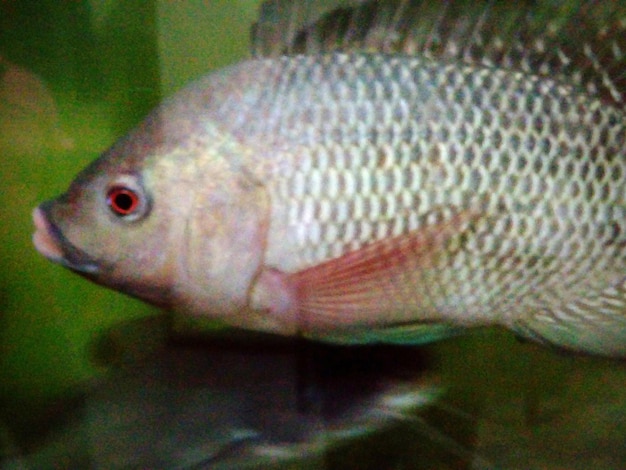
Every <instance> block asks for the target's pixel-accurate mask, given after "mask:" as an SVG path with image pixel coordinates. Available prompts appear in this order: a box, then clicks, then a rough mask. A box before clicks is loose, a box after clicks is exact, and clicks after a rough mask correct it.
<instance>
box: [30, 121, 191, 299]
mask: <svg viewBox="0 0 626 470" xmlns="http://www.w3.org/2000/svg"><path fill="white" fill-rule="evenodd" d="M154 137H155V135H154V129H149V128H144V129H142V130H141V131H139V132H135V133H134V134H133V135H131V136H130V137H129V138H127V139H124V140H123V141H121V142H120V143H118V144H116V145H115V146H113V148H112V149H111V150H109V151H107V152H105V153H104V154H103V155H102V156H101V157H100V158H99V159H97V160H96V161H94V162H93V163H92V164H90V165H89V166H88V167H87V168H85V169H84V170H83V171H82V172H81V173H79V175H78V176H77V177H76V178H75V179H74V181H73V182H72V183H71V184H70V186H69V188H68V189H67V191H66V192H65V193H64V194H62V195H61V196H59V197H58V198H56V199H54V200H51V201H48V202H45V203H43V204H41V205H40V206H39V207H38V208H36V209H35V211H34V215H33V218H34V222H35V226H36V232H35V234H34V236H33V241H34V244H35V246H36V248H37V249H38V251H39V252H40V253H41V254H43V255H44V256H45V257H46V258H48V259H49V260H51V261H53V262H56V263H59V264H61V265H63V266H65V267H67V268H69V269H71V270H72V271H75V272H77V273H79V274H81V275H83V276H85V277H87V278H89V279H90V280H92V281H94V282H96V283H98V284H102V285H105V286H108V287H111V288H113V289H115V290H120V291H123V292H126V293H128V294H131V295H134V296H137V297H140V298H143V299H145V300H148V301H150V302H151V303H155V304H158V305H166V304H167V303H168V302H169V297H170V292H171V285H172V272H173V270H172V267H173V262H174V250H173V247H172V244H171V237H173V236H174V233H172V232H173V229H174V228H175V227H179V226H180V224H181V222H183V221H184V218H185V215H186V214H185V211H184V210H181V208H184V207H186V205H185V201H183V199H185V194H184V193H181V192H180V191H178V192H177V191H174V190H172V188H171V185H172V182H173V179H172V175H171V174H170V175H168V174H167V171H168V169H167V165H163V164H162V161H163V160H164V159H166V157H167V154H166V153H164V152H162V150H163V148H162V147H161V146H158V145H157V146H155V145H154ZM160 162H161V163H160ZM170 167H171V166H170ZM169 171H170V173H172V172H173V169H171V168H170V170H169ZM174 209H175V210H174Z"/></svg>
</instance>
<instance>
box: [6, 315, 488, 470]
mask: <svg viewBox="0 0 626 470" xmlns="http://www.w3.org/2000/svg"><path fill="white" fill-rule="evenodd" d="M166 323H167V320H166V319H164V318H163V316H159V317H152V318H148V319H143V320H141V321H135V322H128V323H125V324H124V323H123V324H120V325H116V326H115V327H114V328H112V329H111V330H109V331H106V332H105V334H103V335H102V336H101V337H98V338H96V340H95V341H94V344H93V359H94V360H95V361H97V363H99V364H101V365H107V366H108V368H109V372H108V373H107V374H106V375H105V376H103V377H100V378H99V379H97V380H96V381H95V382H93V383H90V384H87V385H86V386H85V387H84V388H85V390H84V393H83V394H82V395H81V396H78V397H71V401H72V402H73V406H72V407H71V408H70V412H69V413H66V415H68V416H65V415H62V416H61V417H57V419H56V420H55V421H56V422H57V428H58V429H56V430H55V433H49V434H51V436H50V437H48V438H47V439H45V440H43V442H36V445H34V444H33V443H32V442H30V443H27V444H29V445H26V444H23V445H22V446H18V445H16V449H17V452H16V453H15V455H14V456H13V457H12V460H11V461H9V462H7V466H6V467H4V466H3V468H37V469H48V468H50V469H52V468H58V467H59V462H63V466H64V467H66V468H107V469H113V468H176V469H198V470H199V469H205V468H206V469H209V468H210V469H241V468H285V466H284V465H285V463H288V462H289V463H292V464H293V463H294V462H302V461H306V462H307V464H308V466H307V467H306V468H313V466H314V467H315V468H362V467H359V464H358V463H355V462H354V461H353V460H354V457H355V455H358V453H359V451H358V450H356V451H355V453H351V454H350V455H349V456H348V457H347V458H345V460H346V462H345V465H341V464H340V463H339V462H337V463H336V464H335V466H332V465H330V466H327V465H326V464H324V462H325V459H326V458H327V457H328V456H329V455H332V454H333V453H337V450H338V449H345V448H346V447H350V446H352V447H354V448H356V449H358V443H359V442H362V441H364V440H366V439H368V438H372V437H374V436H378V437H380V436H381V435H385V434H386V433H389V432H393V431H394V429H397V428H398V427H401V426H407V425H408V429H410V431H411V432H412V433H415V435H416V436H419V437H421V438H422V439H423V440H424V441H425V442H428V441H429V440H430V441H431V443H433V442H434V443H438V444H441V443H447V441H448V440H449V441H450V445H447V446H446V452H445V453H444V454H443V455H449V454H450V453H458V454H459V456H461V457H462V458H465V459H467V460H468V461H469V460H474V459H476V458H477V457H476V456H474V452H473V451H472V450H471V448H465V447H466V446H465V444H463V443H458V442H455V441H454V439H452V438H451V437H449V436H446V435H445V433H443V432H442V431H439V430H437V429H436V428H435V427H433V426H432V425H429V424H428V423H427V422H425V420H424V419H423V418H422V414H423V413H424V412H426V411H427V410H429V409H430V408H431V407H433V406H436V401H437V399H438V398H439V397H441V396H442V395H443V394H444V391H445V387H444V386H443V385H442V384H441V383H440V382H439V380H438V378H437V376H436V374H434V373H433V372H432V371H431V370H429V369H430V364H429V362H430V359H429V357H428V354H426V352H425V351H424V350H423V349H419V348H412V349H411V350H408V351H407V349H406V348H399V347H397V346H396V347H390V346H389V345H384V346H381V345H377V346H362V347H360V348H357V350H355V349H354V348H352V347H345V346H343V347H342V346H337V345H330V344H307V343H303V342H302V341H298V340H297V339H295V340H290V339H287V340H285V341H282V342H277V341H275V338H267V337H263V336H259V335H253V334H239V335H236V334H232V335H230V336H228V337H227V336H225V335H219V336H215V337H213V338H208V337H205V338H195V339H194V338H181V337H177V338H176V339H175V340H173V341H164V342H160V343H159V345H155V346H151V347H148V348H145V349H139V348H137V346H136V343H137V341H136V340H135V339H134V337H135V336H136V335H137V333H138V332H140V333H141V334H142V335H143V336H147V337H153V336H155V335H156V336H157V337H161V338H162V337H165V336H166V335H167V333H166V327H164V324H166ZM144 346H145V345H144ZM363 358H367V360H366V361H363ZM270 392H271V393H270ZM66 408H67V407H66ZM59 423H61V425H59ZM28 429H29V432H28V433H27V434H29V435H32V427H29V428H28ZM40 432H41V431H40ZM405 432H407V431H405ZM40 440H41V439H40ZM361 445H362V444H361ZM20 448H22V449H24V451H23V452H20ZM384 448H385V445H384V444H381V445H380V446H379V453H380V454H382V456H381V457H376V458H379V459H383V458H384V459H385V460H384V461H385V462H388V461H389V458H390V456H389V454H385V451H384V450H383V449H384ZM372 457H373V456H370V458H372ZM336 458H337V459H338V460H341V458H339V457H336ZM393 459H394V460H396V461H401V460H402V456H401V455H394V456H393ZM0 461H2V459H0ZM381 461H383V460H381ZM316 462H318V464H317V465H316V464H315V463H316ZM281 464H282V466H281ZM311 465H313V466H311ZM290 468H292V467H290ZM298 468H301V467H300V466H298ZM411 468H413V467H411ZM415 468H420V467H419V466H418V467H415Z"/></svg>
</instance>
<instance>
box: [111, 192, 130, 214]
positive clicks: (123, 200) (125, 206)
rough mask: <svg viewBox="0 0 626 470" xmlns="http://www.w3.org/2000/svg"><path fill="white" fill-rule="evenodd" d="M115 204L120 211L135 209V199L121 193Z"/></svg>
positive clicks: (116, 197) (117, 196) (117, 195)
mask: <svg viewBox="0 0 626 470" xmlns="http://www.w3.org/2000/svg"><path fill="white" fill-rule="evenodd" d="M113 202H114V203H115V207H117V208H118V209H119V210H120V211H122V212H127V211H129V210H130V209H131V208H132V207H133V204H134V199H133V197H132V196H131V195H130V194H128V193H119V194H116V195H115V199H114V201H113Z"/></svg>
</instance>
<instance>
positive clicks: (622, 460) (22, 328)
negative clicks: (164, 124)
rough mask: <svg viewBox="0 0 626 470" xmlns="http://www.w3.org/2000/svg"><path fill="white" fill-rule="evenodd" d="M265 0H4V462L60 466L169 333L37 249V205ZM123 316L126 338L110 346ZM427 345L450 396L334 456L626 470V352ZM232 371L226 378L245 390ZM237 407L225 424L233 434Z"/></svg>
mask: <svg viewBox="0 0 626 470" xmlns="http://www.w3.org/2000/svg"><path fill="white" fill-rule="evenodd" d="M258 4H259V2H258V1H254V0H239V1H226V0H220V1H211V2H201V1H189V2H167V1H160V2H157V1H151V0H132V1H127V2H115V1H107V2H97V1H92V2H80V1H75V2H56V1H42V2H18V1H16V2H10V1H9V2H0V58H1V61H0V451H1V452H2V453H1V454H0V462H2V459H3V458H4V459H7V460H6V461H7V462H8V461H9V460H8V459H10V461H11V462H13V464H14V465H17V464H18V463H20V462H22V463H23V462H25V465H26V468H31V467H30V466H29V463H28V462H29V460H28V457H25V460H21V456H22V454H29V455H30V454H33V455H36V456H37V460H36V462H37V465H33V466H32V468H42V467H41V466H42V465H43V466H44V467H45V466H46V465H48V466H49V467H50V468H53V467H57V468H58V467H64V465H63V463H62V462H59V461H58V460H57V459H59V458H60V457H59V456H61V455H65V454H64V449H66V448H71V449H74V447H71V446H74V445H78V446H79V447H80V446H81V445H82V444H85V443H84V441H82V440H81V439H80V438H77V434H79V433H81V432H84V430H85V427H84V424H85V416H87V415H85V414H83V413H84V410H85V401H84V400H85V399H84V397H82V398H81V400H83V401H76V398H75V397H77V396H78V395H77V393H78V391H80V390H83V389H84V387H85V384H86V383H89V382H90V381H92V380H93V379H94V378H99V377H106V376H107V371H108V370H109V369H110V368H111V364H118V363H120V362H124V358H125V355H131V356H133V357H135V356H142V355H143V354H144V352H145V351H146V350H148V351H150V350H153V349H155V348H156V346H155V344H158V343H159V342H161V341H162V340H163V337H162V335H161V333H157V332H154V331H152V330H144V329H141V330H133V329H132V328H130V329H128V328H125V326H126V325H128V324H129V323H128V322H130V321H131V320H137V319H141V318H147V317H154V316H156V315H157V314H158V312H157V311H156V310H154V309H152V308H150V307H148V306H145V305H144V304H142V303H140V302H137V301H134V300H131V299H129V298H127V297H125V296H122V295H120V294H117V293H114V292H110V291H108V290H105V289H103V288H100V287H97V286H95V285H93V284H91V283H89V282H87V281H85V280H83V279H81V278H79V277H77V276H75V275H73V274H71V273H70V272H68V271H67V270H64V269H62V268H61V267H58V266H54V265H52V264H51V263H49V262H48V261H46V260H45V259H44V258H43V257H41V256H40V255H38V254H37V253H36V252H35V250H34V249H33V248H32V244H31V234H32V231H33V227H32V222H31V211H32V209H33V208H34V207H35V206H36V205H37V204H38V203H40V202H41V201H42V200H45V199H48V198H51V197H53V196H55V195H56V194H58V193H59V192H61V191H63V190H64V189H65V187H66V185H67V184H68V182H69V181H70V180H71V179H72V178H73V176H74V175H75V174H76V173H77V172H78V171H79V170H80V169H81V168H82V167H83V166H84V165H85V164H86V163H88V162H89V161H91V160H92V159H93V158H95V157H96V156H97V155H98V153H99V152H100V151H102V150H103V149H105V148H106V147H107V146H108V145H110V144H111V143H112V142H113V141H114V140H115V139H116V138H118V137H120V136H121V135H123V134H124V133H125V132H126V131H127V130H128V129H130V128H131V127H132V126H134V125H135V124H136V123H137V122H138V121H139V120H140V119H141V118H142V116H143V115H145V114H146V113H147V112H148V111H149V109H150V108H152V107H153V106H154V105H155V104H156V103H157V102H158V101H159V100H160V99H161V98H162V97H163V96H166V95H169V94H170V93H172V92H173V91H174V90H175V89H177V88H179V87H180V86H181V85H182V84H184V83H185V82H187V81H188V80H190V79H192V78H194V77H197V76H200V75H202V74H203V73H206V72H208V71H209V70H212V69H215V68H218V67H220V66H223V65H225V64H228V63H232V62H234V61H237V60H240V59H241V58H243V57H245V56H246V55H247V47H248V37H249V34H248V28H249V25H250V24H251V22H252V21H253V20H254V18H255V15H256V10H257V7H258ZM130 324H132V323H130ZM120 325H121V326H120ZM122 327H124V328H122ZM111 328H114V331H116V332H118V333H115V334H114V336H113V338H114V339H116V338H117V340H119V343H120V344H121V345H122V346H115V347H113V346H109V347H104V350H101V349H98V347H97V346H98V345H102V344H103V343H102V341H101V340H102V337H103V335H104V337H106V338H109V336H106V334H107V332H109V330H110V329H111ZM116 328H117V329H116ZM119 331H122V333H119ZM159 331H160V330H159ZM116 335H117V336H116ZM105 343H106V342H105ZM114 343H115V341H114ZM107 344H108V343H107ZM115 344H117V343H115ZM105 346H106V344H105ZM424 354H425V355H426V356H427V357H429V358H430V360H429V364H430V365H429V373H430V374H432V375H429V376H428V378H424V381H425V383H424V384H423V385H424V386H428V385H429V384H431V383H430V382H429V381H431V380H432V379H431V377H433V376H436V377H437V380H438V381H437V382H436V383H437V384H442V389H445V393H444V394H443V396H442V397H441V398H440V399H439V402H438V403H437V406H432V407H428V408H429V410H428V411H427V412H426V411H425V412H424V413H423V414H420V413H418V414H416V420H417V421H416V422H415V423H413V424H410V423H408V424H407V423H404V424H401V425H399V426H397V427H396V429H394V430H391V431H390V432H386V433H382V434H380V435H376V436H373V437H369V438H367V439H366V440H365V441H362V442H360V443H358V442H357V443H355V444H354V445H347V446H344V447H341V448H340V449H338V450H337V449H335V450H334V451H333V454H332V456H331V457H330V458H328V459H326V460H324V465H325V466H326V467H328V468H359V469H363V468H394V469H410V468H472V467H474V468H480V467H481V462H483V463H484V462H491V463H492V464H493V466H494V467H495V466H499V467H500V468H591V467H593V468H621V467H626V446H624V442H626V408H625V407H624V406H623V404H624V402H625V400H626V388H625V387H624V383H626V368H625V366H624V363H623V362H621V363H620V362H616V361H610V360H602V359H597V358H588V357H572V356H563V355H558V354H555V353H553V352H552V351H549V350H546V349H543V348H541V347H539V346H535V345H528V344H520V343H518V342H517V341H516V340H515V339H514V338H513V337H512V336H510V335H509V334H508V333H503V332H499V331H483V332H479V333H476V334H474V335H471V336H468V337H464V338H457V339H454V340H449V341H446V342H444V343H441V344H438V345H434V346H431V347H428V348H426V349H425V352H424ZM270 367H271V366H270ZM228 372H229V371H225V372H224V373H225V374H227V373H228ZM230 372H232V370H231V371H230ZM205 373H206V372H205ZM237 380H239V381H241V383H244V382H245V380H246V378H237ZM237 380H234V382H233V384H234V385H232V387H231V388H230V389H228V390H230V391H231V392H232V395H233V397H236V396H237V393H236V392H237V384H238V383H239V382H237ZM294 380H295V379H294ZM432 383H435V382H432ZM271 385H272V386H273V387H283V386H285V385H284V384H282V385H281V384H280V383H279V381H274V382H271ZM281 390H282V389H281ZM283 391H284V390H283ZM268 393H269V394H270V396H271V394H272V393H274V391H272V390H270V391H268ZM70 398H72V400H70ZM231 398H232V397H230V396H229V395H228V394H227V395H226V396H225V397H224V396H223V397H222V398H220V399H224V400H227V401H228V400H229V399H231ZM234 399H235V398H232V400H234ZM86 400H87V403H88V404H91V405H89V406H92V407H93V406H95V405H94V403H97V404H98V406H100V405H101V404H102V403H107V402H106V401H89V400H90V398H89V395H88V397H87V399H86ZM94 400H96V399H95V398H94ZM172 406H173V407H175V406H174V405H172ZM425 408H426V407H425ZM231 419H233V417H232V415H228V414H226V415H225V416H224V417H223V418H221V421H220V420H218V422H217V424H215V423H214V422H212V423H213V424H212V425H214V426H216V427H218V428H219V427H220V426H221V427H223V428H226V427H227V426H228V425H229V423H230V421H229V420H231ZM422 419H426V420H427V422H428V426H430V427H432V429H431V431H432V432H431V431H426V429H429V428H427V427H426V426H425V425H424V423H423V422H422V421H420V420H422ZM275 421H276V423H280V420H279V419H277V418H276V419H275ZM276 423H275V422H274V421H272V425H275V426H280V424H276ZM416 423H417V424H416ZM90 429H91V432H92V433H95V434H96V435H91V436H90V438H89V440H88V441H89V442H88V444H89V445H87V444H85V445H84V446H83V447H81V449H83V450H84V448H85V446H86V447H89V446H93V445H94V443H97V442H98V436H97V429H98V428H97V427H96V428H93V427H92V428H90ZM94 429H95V430H94ZM220 429H221V428H220ZM273 429H275V427H274V428H273ZM68 433H69V434H72V433H74V435H73V437H72V438H69V437H68ZM438 433H440V434H438ZM442 435H445V436H447V437H448V438H449V439H450V440H449V441H445V439H444V440H443V441H442V439H441V436H442ZM79 437H80V436H79ZM156 441H158V439H156V438H155V443H154V445H157V446H158V445H159V444H158V442H156ZM76 442H79V444H76ZM81 442H82V444H80V443H81ZM454 442H456V443H458V446H459V448H456V447H455V445H453V443H454ZM87 454H88V452H87ZM476 455H479V456H482V458H483V460H479V459H478V458H476V457H475V456H476ZM83 463H84V464H85V466H86V467H89V466H90V465H89V463H88V461H84V462H83ZM92 463H93V462H92ZM7 465H8V464H7ZM320 465H321V464H320V461H319V460H317V461H315V463H311V461H310V460H308V461H305V462H304V463H298V464H295V466H296V467H297V468H320ZM9 468H18V467H17V466H16V467H9ZM294 468H295V467H294Z"/></svg>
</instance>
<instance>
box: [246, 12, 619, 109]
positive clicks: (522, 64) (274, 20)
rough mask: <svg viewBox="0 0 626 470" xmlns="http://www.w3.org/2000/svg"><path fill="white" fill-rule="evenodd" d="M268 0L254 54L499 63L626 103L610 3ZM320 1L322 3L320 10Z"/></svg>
mask: <svg viewBox="0 0 626 470" xmlns="http://www.w3.org/2000/svg"><path fill="white" fill-rule="evenodd" d="M328 3H329V2H319V1H314V0H308V1H306V0H304V1H302V0H301V1H290V0H269V1H266V2H265V3H264V4H263V6H262V8H261V14H260V17H259V21H258V22H257V23H256V24H255V25H254V27H253V29H252V53H253V55H254V56H257V57H260V56H265V57H267V56H270V57H273V56H278V55H293V54H309V55H310V54H318V53H323V52H329V51H355V50H358V51H367V52H381V53H387V54H409V55H414V54H417V55H422V56H425V57H428V58H431V59H434V60H443V61H451V62H459V61H460V62H463V63H467V64H476V65H483V66H489V67H498V68H506V69H509V70H515V71H520V72H523V73H529V74H533V75H539V76H547V77H550V78H555V79H557V80H559V81H561V82H562V83H563V84H565V85H567V86H571V87H573V88H577V89H580V90H584V91H585V92H586V93H588V94H592V95H595V96H598V97H600V98H601V99H602V100H603V101H604V102H606V103H609V104H613V105H616V106H623V104H624V101H625V100H626V7H625V6H620V2H600V1H590V0H587V1H572V2H536V3H530V2H497V1H495V0H491V1H477V2H454V1H445V0H439V1H427V0H379V1H371V0H370V1H357V0H352V1H344V2H341V1H335V2H333V3H335V5H338V7H337V8H335V9H333V8H332V7H330V10H329V7H328ZM324 7H326V8H324Z"/></svg>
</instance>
